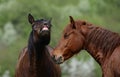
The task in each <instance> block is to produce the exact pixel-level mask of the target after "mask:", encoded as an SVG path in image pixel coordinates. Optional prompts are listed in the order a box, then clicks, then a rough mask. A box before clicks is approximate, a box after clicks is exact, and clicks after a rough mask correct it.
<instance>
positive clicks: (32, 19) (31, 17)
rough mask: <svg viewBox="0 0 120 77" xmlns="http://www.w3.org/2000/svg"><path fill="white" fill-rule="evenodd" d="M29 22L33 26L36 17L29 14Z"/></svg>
mask: <svg viewBox="0 0 120 77" xmlns="http://www.w3.org/2000/svg"><path fill="white" fill-rule="evenodd" d="M28 21H29V23H31V24H33V22H34V17H33V16H32V15H31V14H28Z"/></svg>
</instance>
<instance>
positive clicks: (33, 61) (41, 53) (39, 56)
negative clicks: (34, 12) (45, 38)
mask: <svg viewBox="0 0 120 77" xmlns="http://www.w3.org/2000/svg"><path fill="white" fill-rule="evenodd" d="M40 41H41V39H39V40H38V41H37V42H36V39H35V38H34V34H33V32H31V34H30V38H29V43H28V53H29V58H30V68H31V69H32V72H35V73H36V76H39V75H40V73H41V72H42V71H43V70H44V69H45V68H44V66H45V65H46V64H45V63H46V61H49V58H48V56H49V54H48V52H47V50H46V46H45V45H42V44H41V43H40ZM42 75H44V74H42ZM42 75H41V76H42Z"/></svg>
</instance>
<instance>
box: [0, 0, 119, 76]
mask: <svg viewBox="0 0 120 77" xmlns="http://www.w3.org/2000/svg"><path fill="white" fill-rule="evenodd" d="M28 13H31V14H32V15H33V16H34V17H35V19H39V18H47V19H49V18H50V17H52V24H53V26H52V38H51V43H50V45H51V46H52V47H55V45H56V44H57V42H58V40H59V38H60V35H61V32H62V31H63V28H64V27H65V25H66V24H68V23H69V16H70V15H71V16H73V17H74V19H75V20H77V19H81V20H86V21H88V22H91V23H93V24H95V25H98V26H101V27H104V28H106V29H109V30H112V31H114V32H117V33H120V1H119V0H63V1H62V0H0V77H14V72H15V67H16V63H17V59H18V56H19V53H20V51H21V50H22V48H24V47H25V46H26V45H27V41H28V36H29V33H30V31H31V26H30V24H29V23H28V19H27V16H28ZM61 67H62V77H101V75H102V74H101V68H100V67H99V65H98V64H97V63H96V62H95V60H94V59H93V58H92V57H91V56H90V55H89V54H88V53H87V52H84V51H82V52H80V53H79V54H78V55H76V56H74V57H73V58H71V59H69V60H68V61H66V62H65V63H63V64H61Z"/></svg>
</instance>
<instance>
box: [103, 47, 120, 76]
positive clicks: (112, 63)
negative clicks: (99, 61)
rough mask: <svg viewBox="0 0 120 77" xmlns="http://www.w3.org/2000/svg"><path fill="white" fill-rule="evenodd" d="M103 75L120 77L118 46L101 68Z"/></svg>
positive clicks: (119, 49)
mask: <svg viewBox="0 0 120 77" xmlns="http://www.w3.org/2000/svg"><path fill="white" fill-rule="evenodd" d="M102 70H103V73H104V74H105V75H106V76H109V77H120V46H119V47H117V48H116V49H115V50H114V51H113V53H112V55H111V56H110V58H108V59H107V60H106V61H105V63H104V65H103V67H102Z"/></svg>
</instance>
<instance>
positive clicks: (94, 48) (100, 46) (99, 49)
mask: <svg viewBox="0 0 120 77" xmlns="http://www.w3.org/2000/svg"><path fill="white" fill-rule="evenodd" d="M111 36H112V37H111ZM111 41H112V42H111ZM119 45H120V36H118V34H116V33H113V32H111V31H108V30H105V29H102V28H99V27H93V28H92V29H90V30H89V31H88V34H87V35H86V42H85V47H84V49H85V50H87V52H88V53H90V54H91V55H92V56H93V57H94V58H95V60H96V61H97V62H98V63H99V64H100V65H101V64H102V63H104V61H105V60H106V59H107V58H109V57H110V56H111V54H112V52H113V51H114V49H115V48H116V47H117V46H119Z"/></svg>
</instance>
